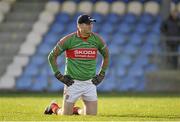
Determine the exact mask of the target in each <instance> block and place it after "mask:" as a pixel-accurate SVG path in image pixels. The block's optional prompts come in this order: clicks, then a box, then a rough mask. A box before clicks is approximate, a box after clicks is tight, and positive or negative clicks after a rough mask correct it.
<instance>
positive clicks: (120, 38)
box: [112, 33, 127, 45]
mask: <svg viewBox="0 0 180 122" xmlns="http://www.w3.org/2000/svg"><path fill="white" fill-rule="evenodd" d="M126 41H127V38H126V36H125V35H124V34H120V33H115V34H114V36H112V44H115V45H124V44H125V43H126Z"/></svg>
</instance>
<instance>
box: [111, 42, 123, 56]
mask: <svg viewBox="0 0 180 122" xmlns="http://www.w3.org/2000/svg"><path fill="white" fill-rule="evenodd" d="M120 52H121V48H120V47H119V46H118V45H115V44H111V45H110V46H109V53H110V55H117V54H119V53H120Z"/></svg>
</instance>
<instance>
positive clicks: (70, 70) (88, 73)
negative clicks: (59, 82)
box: [48, 31, 109, 81]
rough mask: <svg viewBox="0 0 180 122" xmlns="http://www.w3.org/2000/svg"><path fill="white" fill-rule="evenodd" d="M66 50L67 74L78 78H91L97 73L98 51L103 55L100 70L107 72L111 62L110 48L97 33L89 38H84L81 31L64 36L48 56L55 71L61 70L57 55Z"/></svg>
mask: <svg viewBox="0 0 180 122" xmlns="http://www.w3.org/2000/svg"><path fill="white" fill-rule="evenodd" d="M64 51H65V56H66V64H65V74H66V75H70V76H71V77H72V78H73V79H76V80H81V81H84V80H89V79H91V78H92V77H94V76H95V75H96V58H97V53H98V51H99V52H100V54H101V55H102V56H103V62H102V66H101V69H100V71H101V72H105V70H106V69H107V67H108V64H109V53H108V48H107V46H106V44H105V42H104V41H103V40H102V38H101V37H100V36H99V35H97V34H96V33H91V35H90V36H89V37H87V38H82V37H81V36H80V34H79V32H78V31H77V32H74V33H71V34H69V35H67V36H65V37H63V38H62V39H61V40H60V41H59V42H58V43H57V45H56V46H55V47H54V49H53V50H52V51H51V52H50V54H49V56H48V60H49V64H50V66H51V69H52V71H53V73H54V74H55V73H56V72H58V71H59V69H58V65H57V62H56V60H57V57H58V56H59V55H61V54H62V53H63V52H64Z"/></svg>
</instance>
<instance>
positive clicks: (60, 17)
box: [56, 12, 71, 24]
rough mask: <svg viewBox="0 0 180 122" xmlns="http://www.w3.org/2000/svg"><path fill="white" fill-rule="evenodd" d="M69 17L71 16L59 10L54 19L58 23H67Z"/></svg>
mask: <svg viewBox="0 0 180 122" xmlns="http://www.w3.org/2000/svg"><path fill="white" fill-rule="evenodd" d="M70 19H71V16H70V15H69V14H68V13H66V12H60V13H58V14H57V15H56V21H58V22H59V23H64V24H65V23H68V22H69V21H70Z"/></svg>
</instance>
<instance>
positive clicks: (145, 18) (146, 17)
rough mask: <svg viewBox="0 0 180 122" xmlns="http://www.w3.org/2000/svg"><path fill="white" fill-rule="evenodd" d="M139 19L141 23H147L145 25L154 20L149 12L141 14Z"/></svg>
mask: <svg viewBox="0 0 180 122" xmlns="http://www.w3.org/2000/svg"><path fill="white" fill-rule="evenodd" d="M140 19H141V20H140V22H141V23H143V24H147V25H149V24H152V23H153V22H154V20H155V18H154V16H153V15H151V14H150V13H144V14H142V15H141V17H140Z"/></svg>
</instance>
